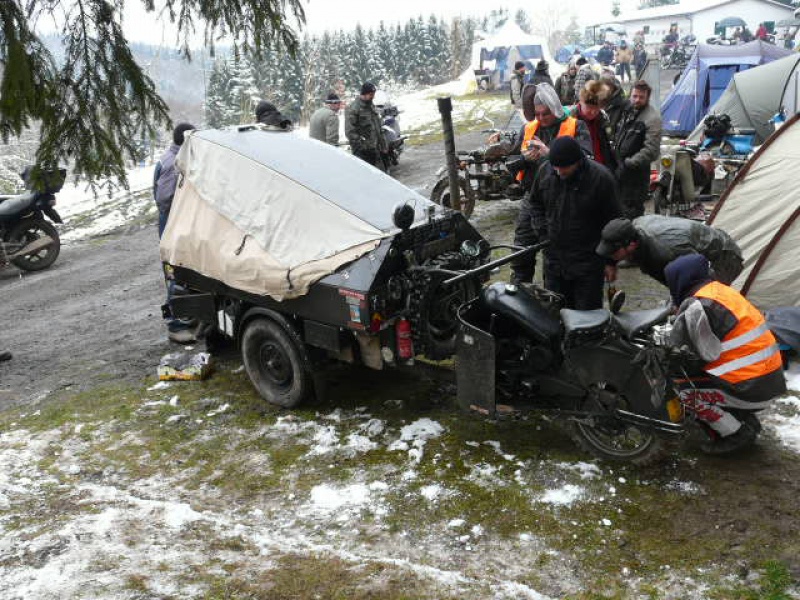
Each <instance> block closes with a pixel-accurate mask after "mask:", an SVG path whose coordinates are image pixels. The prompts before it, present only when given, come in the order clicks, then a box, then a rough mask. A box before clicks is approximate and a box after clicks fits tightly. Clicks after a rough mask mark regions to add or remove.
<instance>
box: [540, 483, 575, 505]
mask: <svg viewBox="0 0 800 600" xmlns="http://www.w3.org/2000/svg"><path fill="white" fill-rule="evenodd" d="M584 492H585V490H584V489H583V488H582V487H581V486H579V485H573V484H571V483H567V484H565V485H564V486H562V487H560V488H558V489H553V490H547V491H546V492H545V493H544V494H542V497H541V498H540V499H539V502H544V503H545V504H555V505H557V506H567V505H570V504H573V503H574V502H576V501H577V500H578V499H580V498H581V496H583V494H584Z"/></svg>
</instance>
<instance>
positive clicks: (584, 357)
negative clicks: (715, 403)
mask: <svg viewBox="0 0 800 600" xmlns="http://www.w3.org/2000/svg"><path fill="white" fill-rule="evenodd" d="M545 245H546V243H542V244H538V245H535V246H531V247H529V248H526V249H519V248H515V247H513V246H503V247H504V248H511V249H514V250H515V252H513V253H512V254H510V255H508V256H505V257H503V258H500V259H497V260H494V261H491V262H488V263H487V264H485V265H483V266H480V267H477V268H475V269H472V270H469V271H465V272H462V273H460V274H458V275H455V276H453V277H451V278H450V279H448V280H446V281H445V282H444V284H443V285H444V286H447V285H455V284H463V282H464V281H465V280H469V279H470V278H475V277H477V276H481V275H485V273H487V272H488V271H490V270H492V269H495V268H497V267H498V266H500V265H502V264H506V263H508V262H511V261H513V260H515V259H516V258H519V257H522V256H524V255H527V254H529V253H532V252H535V251H538V250H540V249H542V248H544V247H545ZM621 301H624V300H623V299H622V298H621V297H620V296H619V295H618V296H617V298H616V300H615V302H617V305H616V306H612V307H611V310H606V309H598V310H590V311H577V310H568V309H564V308H562V298H561V297H560V296H558V295H556V294H553V293H552V292H548V291H546V290H544V289H541V288H536V287H530V288H529V287H527V286H515V285H510V284H504V283H494V284H491V285H489V286H487V287H485V288H483V289H482V291H481V293H480V294H478V296H477V297H476V298H475V299H473V300H472V301H470V302H468V303H466V304H464V305H463V306H461V308H460V309H459V311H458V318H459V321H460V329H459V333H458V337H457V340H456V378H457V390H458V391H457V396H458V403H459V405H460V406H461V407H462V408H464V409H468V410H473V411H477V412H478V413H480V414H483V415H487V416H491V417H499V416H503V415H515V414H518V413H521V412H523V411H537V412H541V413H546V414H549V415H551V416H553V417H555V418H558V419H563V420H564V421H566V422H567V423H568V425H569V428H570V430H571V433H572V435H573V437H574V439H575V440H576V442H577V443H578V444H579V445H580V446H581V447H582V448H583V449H584V450H586V451H588V452H590V453H591V454H593V455H595V456H597V457H600V458H602V459H606V460H613V461H624V462H629V463H632V464H638V465H644V464H650V463H652V462H654V461H656V460H658V459H660V458H661V457H662V456H663V455H664V453H665V452H666V451H667V450H668V448H669V444H668V443H667V442H668V440H670V439H679V438H680V437H682V436H683V435H684V434H685V433H687V426H689V425H690V424H692V423H694V420H693V419H692V417H691V413H690V411H689V409H688V407H685V406H683V405H682V404H681V402H680V399H679V396H678V394H677V392H676V389H677V386H676V384H675V383H673V382H674V380H675V379H678V378H680V377H686V370H687V369H686V365H687V364H689V363H690V361H691V360H692V359H691V357H690V356H687V355H685V353H681V352H678V351H676V350H675V349H672V348H670V347H669V345H668V343H667V342H668V336H669V330H670V329H671V325H670V323H669V315H670V307H669V306H663V307H660V308H654V309H651V310H642V311H630V312H619V309H620V305H621ZM737 416H738V417H740V418H742V419H744V420H747V421H749V422H750V423H751V424H752V425H753V426H756V427H757V424H758V420H757V419H756V417H755V415H754V414H753V413H749V412H748V413H743V414H741V415H739V414H737ZM697 424H698V426H700V424H699V422H698V423H697ZM709 437H711V438H712V439H713V436H712V435H711V434H709Z"/></svg>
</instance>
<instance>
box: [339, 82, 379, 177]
mask: <svg viewBox="0 0 800 600" xmlns="http://www.w3.org/2000/svg"><path fill="white" fill-rule="evenodd" d="M376 91H377V88H376V87H375V84H374V83H371V82H369V81H367V82H366V83H365V84H364V85H362V86H361V93H360V95H359V96H358V97H357V98H356V99H355V100H353V101H352V102H351V103H350V105H349V106H348V107H347V108H346V109H345V112H344V134H345V135H346V136H347V141H348V142H349V143H350V150H351V151H352V152H353V155H354V156H357V157H358V158H360V159H361V160H363V161H365V162H368V163H369V164H371V165H373V166H374V167H376V168H378V169H380V170H381V171H385V170H386V163H385V161H384V156H385V155H386V153H387V147H386V139H385V138H384V137H383V131H382V130H381V118H380V115H378V111H377V110H376V109H375V105H374V104H372V100H373V99H374V98H375V92H376Z"/></svg>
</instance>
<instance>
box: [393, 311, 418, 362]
mask: <svg viewBox="0 0 800 600" xmlns="http://www.w3.org/2000/svg"><path fill="white" fill-rule="evenodd" d="M394 332H395V337H396V338H397V355H398V356H399V357H400V358H401V359H402V360H408V359H410V358H414V342H413V340H412V339H411V323H410V322H409V320H408V319H397V322H396V323H395V326H394Z"/></svg>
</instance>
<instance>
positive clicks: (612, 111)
mask: <svg viewBox="0 0 800 600" xmlns="http://www.w3.org/2000/svg"><path fill="white" fill-rule="evenodd" d="M600 81H601V82H602V83H603V85H605V86H606V88H607V90H608V91H607V92H606V100H605V102H604V103H603V111H604V112H605V113H606V115H608V131H607V133H608V136H609V137H608V139H609V140H613V139H615V138H616V137H617V129H618V128H619V123H620V121H622V115H623V114H625V111H627V110H628V109H630V106H631V103H630V101H629V100H628V99H627V98H626V97H625V92H624V91H623V89H622V86H621V85H620V82H619V80H618V79H617V78H616V77H615V76H614V75H613V74H612V73H604V74H603V75H601V76H600Z"/></svg>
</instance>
